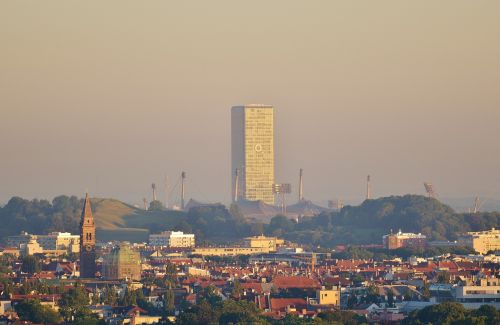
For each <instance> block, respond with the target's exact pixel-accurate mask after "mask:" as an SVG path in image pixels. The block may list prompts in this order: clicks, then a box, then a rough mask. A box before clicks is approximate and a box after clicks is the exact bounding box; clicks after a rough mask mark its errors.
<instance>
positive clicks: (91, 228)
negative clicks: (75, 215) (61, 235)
mask: <svg viewBox="0 0 500 325" xmlns="http://www.w3.org/2000/svg"><path fill="white" fill-rule="evenodd" d="M95 272H96V265H95V224H94V217H93V216H92V208H91V206H90V198H89V194H88V193H87V194H86V196H85V203H84V205H83V211H82V218H81V221H80V277H81V278H94V277H95Z"/></svg>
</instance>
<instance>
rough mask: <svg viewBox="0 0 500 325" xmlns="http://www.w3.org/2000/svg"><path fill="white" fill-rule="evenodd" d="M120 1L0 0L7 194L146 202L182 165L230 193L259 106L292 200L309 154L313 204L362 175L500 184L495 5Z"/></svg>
mask: <svg viewBox="0 0 500 325" xmlns="http://www.w3.org/2000/svg"><path fill="white" fill-rule="evenodd" d="M117 3H119V4H120V5H119V6H117V5H116V4H117ZM117 3H112V2H109V3H100V4H99V7H98V10H96V9H97V8H96V5H95V3H94V4H92V3H91V2H82V3H72V4H71V5H66V4H65V3H64V2H58V3H56V2H30V3H29V4H28V3H26V2H18V1H5V2H2V4H1V5H0V24H1V28H0V40H1V41H2V44H3V45H2V51H1V52H0V111H1V119H0V148H1V152H2V154H1V159H0V166H1V168H0V184H1V186H0V202H1V203H5V202H7V201H8V199H9V198H10V197H12V196H21V197H25V198H34V197H37V198H52V197H54V196H56V195H59V194H75V195H78V196H82V194H83V193H84V192H85V190H86V189H88V190H89V191H90V193H91V194H92V196H97V197H114V198H118V199H121V200H124V201H127V202H130V203H139V202H140V201H141V199H142V198H143V197H145V196H148V197H149V195H150V186H151V183H152V182H156V183H158V184H162V182H163V179H164V178H165V176H166V175H167V176H168V177H169V178H170V180H171V183H172V184H171V185H174V183H175V182H176V181H177V179H178V177H179V175H180V173H181V171H186V172H187V177H188V179H187V196H188V197H193V198H196V199H198V200H201V201H222V202H224V203H227V202H229V201H230V199H231V193H230V191H231V190H230V188H231V180H230V179H231V167H230V163H231V160H230V154H231V146H230V141H231V139H230V127H231V123H230V109H231V107H232V106H234V105H240V104H252V103H258V104H270V105H273V106H274V107H275V121H276V180H277V181H278V182H288V183H292V187H293V188H292V190H293V191H294V194H293V197H296V196H297V194H296V190H297V185H296V184H297V181H298V170H299V168H303V169H304V175H305V180H304V184H305V196H306V198H308V199H311V200H313V201H316V202H326V200H328V199H332V198H337V197H342V198H344V199H346V200H347V201H352V202H360V201H362V199H363V198H364V194H365V190H364V189H365V178H366V175H368V174H370V175H372V180H373V192H374V196H375V197H380V196H388V195H392V194H406V193H418V194H423V193H424V188H423V185H422V184H423V182H424V181H432V182H433V183H434V184H435V186H436V190H437V191H438V193H439V195H440V196H441V197H448V198H463V197H466V198H467V197H470V198H471V202H472V198H473V197H474V196H476V195H479V196H491V197H497V198H498V196H499V193H500V175H499V173H498V170H499V167H498V166H500V150H499V146H498V143H499V142H498V139H499V138H500V128H499V127H498V122H499V121H500V93H499V92H498V84H499V82H500V39H499V37H498V35H499V33H500V20H499V19H498V14H499V12H500V3H498V2H492V1H476V2H471V1H441V2H439V3H436V2H433V1H418V2H414V3H401V2H397V1H377V2H372V3H362V4H361V3H360V4H355V3H352V2H343V3H338V2H334V1H317V2H314V3H310V2H302V1H274V2H264V1H261V2H259V1H258V2H255V1H253V2H252V4H250V3H248V4H244V3H236V2H234V1H210V2H202V3H197V4H196V5H195V4H193V3H184V2H182V3H173V2H150V3H147V4H143V3H141V4H139V3H134V2H117ZM486 4H487V5H488V9H486V8H485V6H486Z"/></svg>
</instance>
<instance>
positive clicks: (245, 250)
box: [192, 247, 270, 256]
mask: <svg viewBox="0 0 500 325" xmlns="http://www.w3.org/2000/svg"><path fill="white" fill-rule="evenodd" d="M269 252H270V251H269V248H267V247H197V248H195V249H193V251H192V253H193V254H194V255H202V256H237V255H254V254H265V253H269Z"/></svg>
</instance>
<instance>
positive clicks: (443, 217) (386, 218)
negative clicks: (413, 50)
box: [0, 195, 500, 247]
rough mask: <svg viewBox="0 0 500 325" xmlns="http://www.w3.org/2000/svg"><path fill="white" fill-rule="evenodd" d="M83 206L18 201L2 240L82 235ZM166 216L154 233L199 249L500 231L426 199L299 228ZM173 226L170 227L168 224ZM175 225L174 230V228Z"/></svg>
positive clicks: (221, 210)
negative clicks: (181, 238) (186, 236)
mask: <svg viewBox="0 0 500 325" xmlns="http://www.w3.org/2000/svg"><path fill="white" fill-rule="evenodd" d="M82 206H83V200H82V199H78V198H77V197H75V196H71V197H68V196H64V195H63V196H58V197H56V198H54V199H53V200H52V202H49V201H47V200H36V199H35V200H31V201H30V200H25V199H22V198H19V197H13V198H12V199H11V200H10V201H9V202H8V203H7V205H5V206H4V207H3V208H0V224H1V225H2V227H0V240H2V239H3V240H5V237H6V236H9V235H14V234H18V233H19V232H20V231H27V232H30V233H35V234H42V233H48V232H50V231H68V232H72V233H78V226H79V222H80V213H81V209H82ZM148 213H156V214H157V213H165V224H156V223H154V224H151V225H149V226H147V227H148V228H149V230H150V231H151V232H154V233H157V232H159V231H162V230H166V229H167V228H168V229H172V225H173V228H174V229H175V230H182V231H185V232H189V233H194V234H195V235H196V237H197V242H198V243H214V242H215V243H223V242H233V241H235V240H237V239H240V238H242V237H245V236H252V235H260V234H266V235H272V236H278V237H283V238H285V239H288V240H291V241H294V242H298V243H303V244H309V245H312V246H321V247H333V246H335V245H340V244H370V243H381V241H382V236H383V235H384V234H387V233H388V232H390V231H391V230H392V231H394V232H397V231H398V230H399V229H401V230H402V231H404V232H415V233H422V234H425V235H426V236H427V237H428V238H429V239H430V240H456V239H457V237H458V236H459V235H460V234H461V233H464V232H467V231H481V230H486V229H490V228H492V227H497V228H499V227H500V213H499V212H490V213H476V214H461V213H456V212H455V211H454V210H453V209H451V208H450V207H449V206H447V205H444V204H442V203H440V202H439V201H437V200H435V199H431V198H427V197H424V196H418V195H406V196H392V197H386V198H380V199H376V200H367V201H365V202H363V204H361V205H359V206H347V207H344V208H343V209H342V210H341V211H340V212H325V213H322V214H320V215H318V216H315V217H309V218H302V220H300V221H299V222H296V221H295V220H292V219H289V218H287V217H285V216H276V217H274V218H272V219H271V222H270V223H269V224H263V223H249V222H248V221H246V220H245V218H244V217H243V215H242V214H241V212H240V211H239V209H238V207H237V206H236V205H231V207H230V208H229V209H227V208H226V207H225V206H224V205H222V204H219V205H217V204H215V205H207V206H199V207H194V208H191V209H190V210H189V211H188V212H187V213H184V212H178V213H176V214H175V216H173V215H172V212H171V211H168V212H163V211H152V212H145V214H144V215H141V218H147V216H148ZM167 220H169V222H166V221H167ZM169 225H170V226H169Z"/></svg>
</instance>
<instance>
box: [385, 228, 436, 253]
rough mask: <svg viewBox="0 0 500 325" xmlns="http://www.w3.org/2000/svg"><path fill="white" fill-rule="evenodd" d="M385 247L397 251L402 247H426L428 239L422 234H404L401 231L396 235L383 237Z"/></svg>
mask: <svg viewBox="0 0 500 325" xmlns="http://www.w3.org/2000/svg"><path fill="white" fill-rule="evenodd" d="M382 239H383V242H384V247H385V248H386V249H397V248H401V247H421V248H423V247H426V246H427V237H426V236H425V235H422V234H414V233H404V232H401V230H399V232H398V233H396V234H388V235H384V236H383V238H382Z"/></svg>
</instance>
